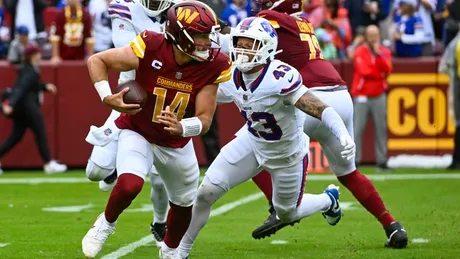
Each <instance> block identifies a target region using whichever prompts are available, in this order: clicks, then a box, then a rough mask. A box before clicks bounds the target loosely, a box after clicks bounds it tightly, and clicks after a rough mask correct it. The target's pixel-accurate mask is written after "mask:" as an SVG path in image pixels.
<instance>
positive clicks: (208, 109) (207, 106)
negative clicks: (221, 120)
mask: <svg viewBox="0 0 460 259" xmlns="http://www.w3.org/2000/svg"><path fill="white" fill-rule="evenodd" d="M217 87H218V86H217V84H211V85H207V86H205V87H203V88H201V90H200V91H199V92H198V94H197V95H196V100H195V117H194V118H197V119H198V120H200V122H201V125H202V126H201V129H200V132H199V134H198V135H204V134H206V132H208V130H209V127H211V122H212V118H213V117H214V112H215V111H216V106H217ZM186 120H193V118H189V119H182V121H181V124H182V127H183V129H184V130H186V131H188V129H187V127H190V125H189V124H188V122H187V121H186Z"/></svg>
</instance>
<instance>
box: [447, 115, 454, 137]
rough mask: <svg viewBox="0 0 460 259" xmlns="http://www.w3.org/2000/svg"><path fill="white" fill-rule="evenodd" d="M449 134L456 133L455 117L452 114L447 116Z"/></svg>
mask: <svg viewBox="0 0 460 259" xmlns="http://www.w3.org/2000/svg"><path fill="white" fill-rule="evenodd" d="M447 134H450V135H454V134H455V123H454V119H453V118H452V116H450V114H449V115H448V116H447Z"/></svg>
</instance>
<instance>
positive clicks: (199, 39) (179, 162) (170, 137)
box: [82, 1, 231, 258]
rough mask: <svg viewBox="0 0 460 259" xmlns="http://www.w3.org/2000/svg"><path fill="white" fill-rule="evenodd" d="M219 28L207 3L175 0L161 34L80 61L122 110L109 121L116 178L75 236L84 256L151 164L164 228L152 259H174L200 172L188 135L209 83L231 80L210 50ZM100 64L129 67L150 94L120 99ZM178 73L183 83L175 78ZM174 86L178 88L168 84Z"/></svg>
mask: <svg viewBox="0 0 460 259" xmlns="http://www.w3.org/2000/svg"><path fill="white" fill-rule="evenodd" d="M185 14H189V16H187V17H185V16H186V15H185ZM219 30H220V25H219V23H218V20H217V18H216V15H215V13H214V11H212V9H210V8H209V7H208V6H207V5H205V4H203V3H201V2H197V1H189V2H183V3H179V4H176V5H174V6H173V7H171V8H170V9H169V10H168V13H167V26H166V30H165V32H166V33H165V34H159V33H155V32H152V31H144V32H142V33H141V34H139V35H138V36H137V37H136V39H135V40H133V41H132V42H131V43H130V45H129V46H124V47H122V48H115V49H111V50H108V51H104V52H101V53H98V54H96V55H94V56H92V57H91V58H90V59H89V60H88V70H89V72H90V76H91V79H92V81H93V82H94V83H95V87H96V89H97V91H98V93H99V95H100V97H101V100H102V101H103V102H104V103H105V104H106V105H107V106H109V107H111V108H112V109H115V110H117V111H119V112H122V114H121V116H120V117H119V118H118V119H117V120H116V126H117V128H119V129H121V131H120V134H119V139H118V141H119V143H118V150H117V157H116V159H117V173H118V174H119V176H118V181H117V184H116V185H115V186H114V189H113V190H112V193H111V195H110V198H109V201H108V203H107V207H106V210H105V212H104V213H101V214H100V216H99V217H98V219H97V220H96V222H95V223H94V224H93V227H92V228H91V229H90V230H89V231H88V233H87V234H86V235H85V237H84V238H83V240H82V250H83V253H84V254H85V255H86V256H87V257H91V258H93V257H95V256H96V255H97V254H98V253H99V252H100V251H101V249H102V246H103V244H104V243H105V241H106V240H107V238H108V237H109V235H110V234H112V233H113V232H114V229H115V225H116V222H117V219H118V217H119V216H120V214H121V213H122V212H123V211H124V210H125V209H126V208H127V207H128V206H129V205H130V204H131V202H132V201H133V200H134V199H135V198H136V196H137V195H138V194H139V193H140V191H141V190H142V187H143V185H144V179H145V177H146V176H147V174H148V173H149V171H150V169H151V167H152V164H154V165H155V168H156V170H157V172H158V173H159V174H160V176H161V178H162V180H163V182H164V184H165V187H166V190H167V192H168V195H169V199H170V202H169V205H170V210H169V213H168V218H167V221H166V225H167V229H168V231H167V232H166V235H165V238H164V243H163V244H162V247H161V248H160V251H159V254H160V258H178V254H177V252H176V250H177V247H178V246H179V243H180V240H181V239H182V237H183V235H184V234H185V232H186V231H187V228H188V226H189V223H190V219H191V216H192V204H193V201H194V200H195V198H196V191H197V188H198V178H199V175H200V170H199V167H198V161H197V158H196V155H195V150H194V147H193V142H192V141H191V137H193V136H198V135H202V134H205V133H206V131H207V130H208V129H209V127H210V124H211V121H212V117H213V115H214V112H215V108H216V99H215V98H216V93H217V85H218V84H219V83H221V82H225V81H227V80H229V79H230V77H231V61H230V59H229V57H228V56H227V55H225V54H223V53H219V50H218V49H215V48H213V47H212V39H214V38H215V35H214V34H215V33H217V32H218V31H219ZM108 69H114V70H119V71H131V70H136V82H137V83H138V84H139V85H140V86H141V87H143V88H144V89H145V90H146V91H147V93H148V94H149V97H150V98H149V99H148V103H147V104H146V105H145V106H144V108H143V109H140V107H139V105H127V104H125V103H123V94H124V93H126V92H127V91H126V90H128V89H126V90H124V91H122V92H120V93H117V94H113V95H112V92H111V89H110V86H109V83H108V81H107V77H108ZM183 78H186V79H187V81H186V82H183V81H180V80H181V79H183ZM178 83H180V85H181V86H182V85H183V84H186V87H176V85H177V84H178ZM125 113H128V114H129V115H128V114H125Z"/></svg>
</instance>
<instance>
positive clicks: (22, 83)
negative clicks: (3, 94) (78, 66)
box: [0, 44, 67, 174]
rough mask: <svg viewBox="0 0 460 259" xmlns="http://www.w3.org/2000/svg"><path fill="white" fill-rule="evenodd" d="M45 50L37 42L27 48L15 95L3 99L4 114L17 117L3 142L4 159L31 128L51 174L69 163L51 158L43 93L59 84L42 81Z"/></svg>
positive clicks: (65, 168)
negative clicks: (43, 108) (40, 98)
mask: <svg viewBox="0 0 460 259" xmlns="http://www.w3.org/2000/svg"><path fill="white" fill-rule="evenodd" d="M40 59H41V49H40V48H39V47H38V45H36V44H29V45H27V46H26V47H25V49H24V60H23V63H22V67H21V68H20V69H19V70H18V77H17V79H16V82H15V83H14V86H13V89H12V92H11V94H10V95H9V96H8V97H7V98H6V100H5V101H4V102H3V105H2V110H3V114H4V115H5V116H7V117H9V118H11V119H12V120H13V129H12V130H11V134H10V135H9V136H8V137H7V138H6V139H5V140H4V141H3V142H2V143H0V158H2V157H3V156H4V155H5V154H6V153H8V152H9V151H10V150H11V149H13V147H14V146H16V144H18V143H19V141H21V139H22V138H23V136H24V133H25V132H26V129H27V128H30V129H31V130H32V131H33V133H34V135H35V141H36V142H37V145H38V150H39V152H40V155H41V157H42V159H43V162H44V166H43V169H44V171H45V172H46V173H47V174H52V173H60V172H64V171H66V170H67V166H66V165H63V164H59V163H58V162H56V161H55V160H52V159H51V157H50V149H49V146H48V140H47V137H46V128H45V121H44V118H43V114H42V112H41V111H40V101H39V95H40V92H41V91H47V92H50V93H53V94H56V91H57V90H56V86H54V85H53V84H45V83H43V82H41V81H40Z"/></svg>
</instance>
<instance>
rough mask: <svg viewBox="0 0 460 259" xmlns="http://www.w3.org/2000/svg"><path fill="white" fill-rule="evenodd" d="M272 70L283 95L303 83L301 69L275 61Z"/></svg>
mask: <svg viewBox="0 0 460 259" xmlns="http://www.w3.org/2000/svg"><path fill="white" fill-rule="evenodd" d="M272 71H273V75H274V77H275V80H276V81H278V83H277V85H278V86H277V88H278V89H279V93H280V94H281V95H286V94H289V93H291V92H293V91H295V90H297V88H299V87H300V86H302V84H303V82H302V76H301V75H300V73H299V71H297V69H295V68H294V67H292V66H290V65H288V64H286V63H284V62H281V61H277V60H275V61H273V68H272Z"/></svg>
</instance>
